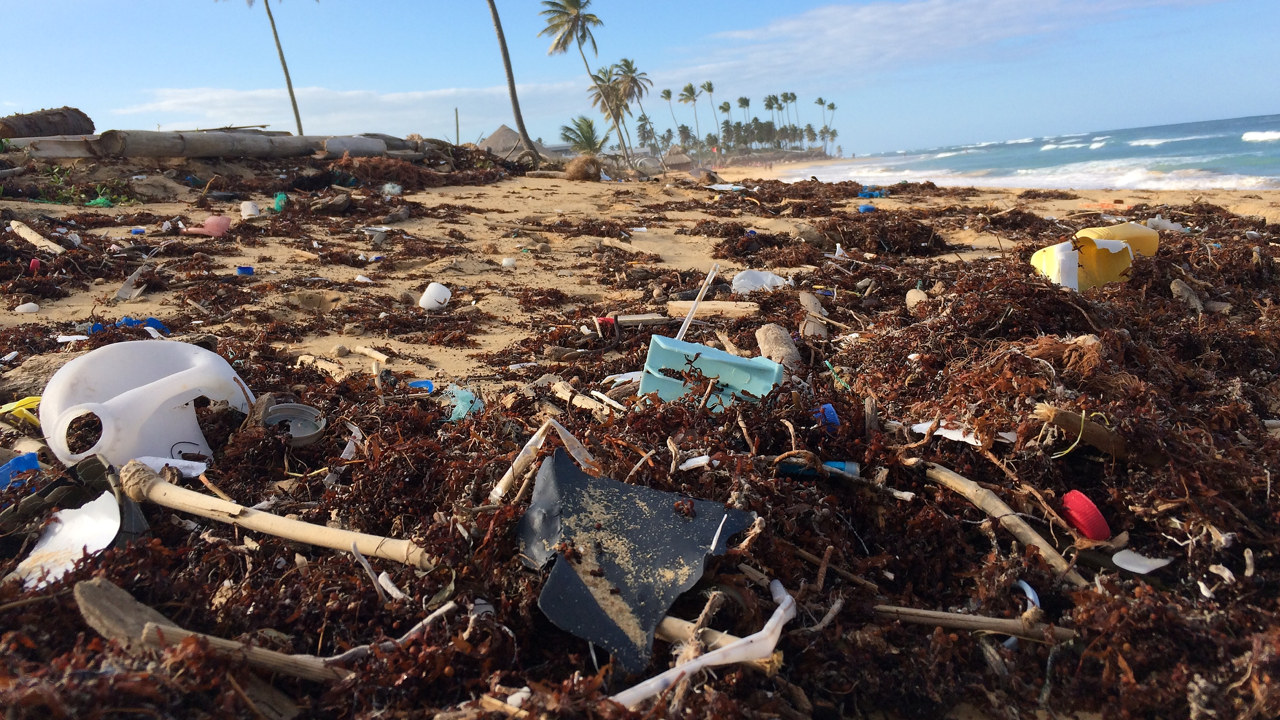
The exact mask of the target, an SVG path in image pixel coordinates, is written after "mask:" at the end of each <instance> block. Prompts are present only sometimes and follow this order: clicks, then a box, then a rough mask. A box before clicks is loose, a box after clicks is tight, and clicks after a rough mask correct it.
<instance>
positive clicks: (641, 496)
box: [517, 450, 755, 672]
mask: <svg viewBox="0 0 1280 720" xmlns="http://www.w3.org/2000/svg"><path fill="white" fill-rule="evenodd" d="M754 520H755V514H754V513H748V512H743V511H741V510H733V509H726V508H725V507H724V506H723V505H721V504H720V503H716V502H711V501H707V500H693V499H688V498H683V497H681V496H679V495H676V494H674V493H666V492H662V491H659V490H653V489H651V488H646V487H639V486H635V485H627V484H625V483H621V482H618V481H617V480H611V479H609V478H595V477H591V476H590V475H587V474H586V473H584V472H582V470H580V469H579V468H578V466H577V465H575V464H574V463H573V462H572V461H571V460H570V459H569V456H568V455H567V454H566V453H564V452H563V451H560V450H557V451H556V453H555V454H554V455H553V456H552V457H551V458H549V459H547V460H546V461H544V462H543V463H542V466H541V467H540V468H539V470H538V475H537V479H536V480H535V482H534V489H533V498H532V501H531V503H530V505H529V509H528V510H527V511H526V512H525V514H524V516H523V517H521V519H520V523H519V526H518V530H517V532H518V534H519V537H520V550H521V556H522V558H523V559H524V561H525V564H527V565H529V566H530V567H533V568H541V567H543V566H544V565H546V564H547V563H548V562H550V561H552V560H553V559H554V560H555V562H554V563H553V565H552V568H551V574H550V576H549V577H548V578H547V581H546V585H545V586H544V587H543V589H542V593H541V595H540V596H539V597H538V607H539V608H541V609H542V612H543V613H544V614H546V616H547V617H548V618H549V619H550V620H551V622H553V623H555V625H556V626H557V627H559V628H561V629H562V630H565V631H566V632H569V633H572V634H574V635H576V636H578V637H580V638H582V639H584V640H588V641H590V642H591V643H593V644H595V645H598V646H600V647H603V648H605V649H607V650H608V651H609V652H611V653H613V656H614V659H615V660H616V661H617V663H618V665H619V666H620V667H621V668H622V669H623V670H626V671H628V672H638V671H640V670H643V669H644V668H645V666H646V665H648V664H649V658H650V655H651V652H652V645H653V633H654V630H655V629H656V628H657V626H658V623H659V622H661V621H662V618H663V617H664V616H665V615H666V613H667V611H668V610H669V609H670V607H671V605H672V604H673V603H674V602H675V601H676V598H678V597H679V596H680V595H681V594H682V593H684V592H685V591H687V590H689V589H690V588H691V587H693V585H694V583H696V582H697V581H698V578H700V577H702V571H703V567H704V563H705V562H706V556H707V555H709V554H716V555H718V554H720V553H722V552H724V550H725V549H726V547H727V545H726V543H727V541H728V539H729V538H730V537H731V536H733V535H735V534H736V533H739V532H742V531H743V530H746V529H747V528H748V527H749V526H750V525H751V523H752V522H753V521H754Z"/></svg>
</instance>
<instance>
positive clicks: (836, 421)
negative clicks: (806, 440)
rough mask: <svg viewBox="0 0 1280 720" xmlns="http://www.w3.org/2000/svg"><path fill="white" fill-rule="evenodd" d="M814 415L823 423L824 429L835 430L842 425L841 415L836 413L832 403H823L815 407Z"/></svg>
mask: <svg viewBox="0 0 1280 720" xmlns="http://www.w3.org/2000/svg"><path fill="white" fill-rule="evenodd" d="M813 417H814V419H816V420H818V421H819V422H821V423H822V429H823V430H826V431H827V432H835V431H836V428H838V427H840V416H839V415H837V414H836V409H835V407H834V406H833V405H832V404H831V403H823V404H822V405H820V406H819V407H816V408H814V409H813Z"/></svg>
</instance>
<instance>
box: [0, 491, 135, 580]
mask: <svg viewBox="0 0 1280 720" xmlns="http://www.w3.org/2000/svg"><path fill="white" fill-rule="evenodd" d="M119 530H120V504H119V503H117V502H116V498H115V495H113V494H111V493H110V492H104V493H102V494H101V495H99V496H98V497H97V498H96V499H94V500H92V501H90V502H87V503H85V504H84V505H82V506H80V507H78V508H72V509H67V510H59V511H58V512H56V513H54V514H53V519H52V521H51V522H50V524H49V527H48V528H46V529H45V531H44V533H43V534H42V535H41V536H40V539H39V540H38V541H36V544H35V547H33V548H32V549H31V553H30V554H28V555H27V557H26V558H24V559H23V561H22V562H20V563H18V567H17V568H15V569H14V571H13V572H12V573H10V574H9V575H8V576H6V577H5V580H6V581H8V580H20V581H21V582H22V584H23V586H24V587H26V588H28V589H36V588H40V587H43V586H45V585H47V584H49V583H52V582H56V581H57V580H58V579H59V578H61V577H62V576H63V575H65V574H66V573H67V571H69V570H71V568H72V567H74V566H75V564H76V562H78V561H79V560H80V559H81V558H83V557H85V556H86V555H92V554H94V553H97V552H101V551H102V550H105V549H106V548H107V547H109V546H110V545H111V542H112V541H113V540H115V537H116V532H117V531H119Z"/></svg>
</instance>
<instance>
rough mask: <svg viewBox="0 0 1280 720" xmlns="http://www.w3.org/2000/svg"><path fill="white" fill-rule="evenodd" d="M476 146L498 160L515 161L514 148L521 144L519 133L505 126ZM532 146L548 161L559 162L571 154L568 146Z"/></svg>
mask: <svg viewBox="0 0 1280 720" xmlns="http://www.w3.org/2000/svg"><path fill="white" fill-rule="evenodd" d="M477 145H478V147H480V149H482V150H488V151H489V152H491V153H493V154H494V155H497V156H498V157H500V158H507V159H508V160H515V159H516V157H517V156H519V155H520V151H519V150H517V149H516V148H517V147H518V146H521V145H522V143H521V142H520V134H519V133H517V132H516V131H515V130H512V129H511V128H509V127H507V126H506V125H499V126H498V129H497V130H494V131H493V132H492V133H490V134H489V137H486V138H485V139H483V140H481V141H480V142H479V143H477ZM533 145H534V147H535V148H537V150H538V154H539V155H541V156H542V157H544V158H547V159H548V160H561V159H564V158H565V157H568V156H569V155H572V154H573V153H572V151H569V146H568V145H550V146H548V145H542V144H540V143H538V142H534V143H533Z"/></svg>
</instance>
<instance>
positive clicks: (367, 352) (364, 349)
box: [351, 345, 391, 365]
mask: <svg viewBox="0 0 1280 720" xmlns="http://www.w3.org/2000/svg"><path fill="white" fill-rule="evenodd" d="M351 352H353V353H360V354H361V355H363V356H365V357H367V358H372V359H374V360H377V361H378V362H380V363H382V364H383V365H386V364H387V361H388V360H390V359H391V358H390V357H388V356H387V354H386V353H383V352H378V351H377V350H374V349H373V348H371V347H369V346H368V345H361V346H359V347H353V348H351Z"/></svg>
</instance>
